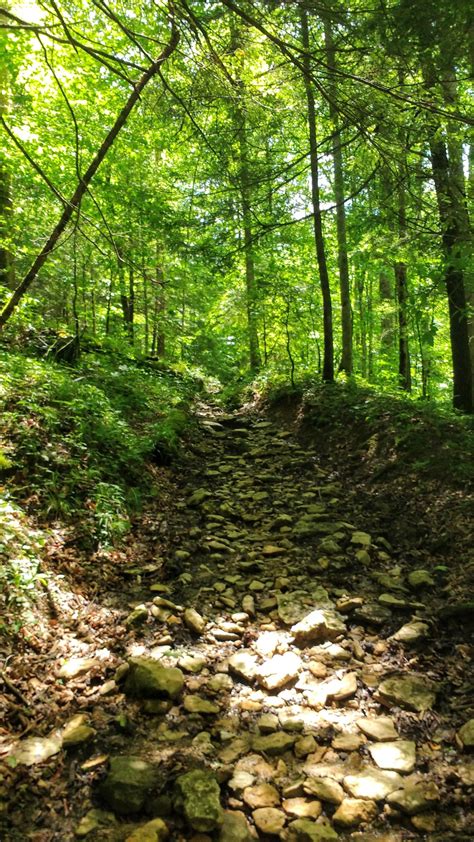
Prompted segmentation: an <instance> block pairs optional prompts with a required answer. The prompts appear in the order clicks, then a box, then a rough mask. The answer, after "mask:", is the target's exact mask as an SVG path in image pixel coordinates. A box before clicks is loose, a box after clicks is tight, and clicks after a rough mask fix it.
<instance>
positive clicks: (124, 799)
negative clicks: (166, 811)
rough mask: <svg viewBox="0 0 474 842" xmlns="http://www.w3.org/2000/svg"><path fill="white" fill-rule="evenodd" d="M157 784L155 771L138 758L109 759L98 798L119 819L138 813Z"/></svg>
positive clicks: (125, 756)
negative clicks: (119, 817)
mask: <svg viewBox="0 0 474 842" xmlns="http://www.w3.org/2000/svg"><path fill="white" fill-rule="evenodd" d="M156 782H157V769H156V768H155V767H154V766H152V765H151V763H147V762H146V761H145V760H142V759H141V757H133V756H127V755H124V756H122V757H112V759H111V761H110V769H109V771H108V774H107V776H106V778H104V780H103V781H102V782H101V783H100V784H99V788H98V791H99V795H100V797H101V798H102V800H103V801H105V803H106V804H107V806H108V807H110V809H111V810H113V811H114V813H118V814H119V815H120V816H123V815H127V814H128V813H138V812H139V811H140V810H141V809H142V807H143V805H144V804H145V801H146V799H147V797H148V794H149V793H150V792H151V790H152V789H153V787H154V786H155V784H156Z"/></svg>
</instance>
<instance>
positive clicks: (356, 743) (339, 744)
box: [331, 732, 365, 751]
mask: <svg viewBox="0 0 474 842" xmlns="http://www.w3.org/2000/svg"><path fill="white" fill-rule="evenodd" d="M364 742H365V740H364V737H361V735H360V734H350V733H347V732H346V733H343V734H338V735H337V737H334V739H333V741H332V743H331V746H332V747H333V749H335V750H336V751H358V750H359V749H360V747H361V745H363V744H364Z"/></svg>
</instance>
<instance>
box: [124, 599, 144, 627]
mask: <svg viewBox="0 0 474 842" xmlns="http://www.w3.org/2000/svg"><path fill="white" fill-rule="evenodd" d="M147 620H148V608H147V607H146V605H137V607H136V608H134V609H133V611H131V612H130V614H129V615H128V617H127V618H126V620H124V626H126V628H127V629H133V628H136V627H137V626H143V624H144V623H146V621H147Z"/></svg>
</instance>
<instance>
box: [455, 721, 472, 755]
mask: <svg viewBox="0 0 474 842" xmlns="http://www.w3.org/2000/svg"><path fill="white" fill-rule="evenodd" d="M457 736H458V738H459V740H460V741H461V743H462V745H463V748H468V749H470V748H474V719H469V720H468V721H467V722H465V723H464V725H463V726H462V728H460V729H459V731H458V733H457Z"/></svg>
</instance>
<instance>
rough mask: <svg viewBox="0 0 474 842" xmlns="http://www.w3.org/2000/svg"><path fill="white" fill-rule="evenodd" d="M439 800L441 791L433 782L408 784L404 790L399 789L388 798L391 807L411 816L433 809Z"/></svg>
mask: <svg viewBox="0 0 474 842" xmlns="http://www.w3.org/2000/svg"><path fill="white" fill-rule="evenodd" d="M439 799H440V792H439V789H438V787H437V786H436V784H435V783H433V782H432V781H428V782H424V781H421V782H420V783H417V784H407V785H406V786H405V787H403V789H397V790H395V792H392V793H391V794H390V795H388V797H387V801H388V803H389V804H390V805H391V806H393V807H397V808H398V809H399V810H402V811H403V812H404V813H408V815H409V816H414V815H416V814H417V813H422V812H424V811H425V810H429V809H431V808H432V807H433V804H435V803H436V801H439Z"/></svg>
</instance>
